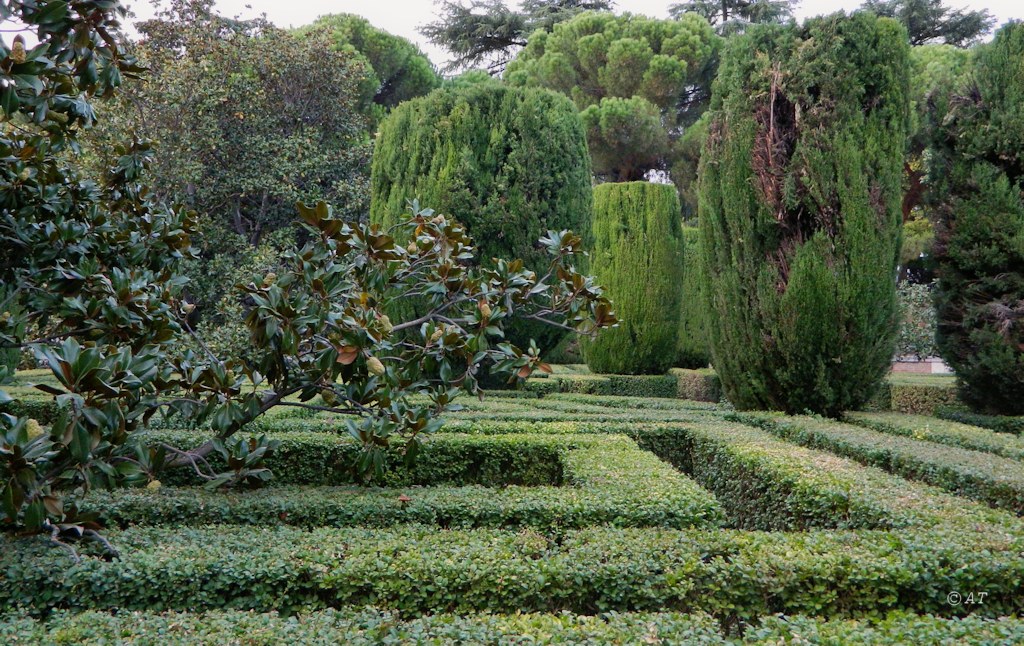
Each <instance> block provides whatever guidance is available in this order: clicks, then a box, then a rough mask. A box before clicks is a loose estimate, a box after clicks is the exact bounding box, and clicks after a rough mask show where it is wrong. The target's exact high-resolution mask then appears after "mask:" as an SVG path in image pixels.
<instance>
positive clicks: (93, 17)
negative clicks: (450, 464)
mask: <svg viewBox="0 0 1024 646" xmlns="http://www.w3.org/2000/svg"><path fill="white" fill-rule="evenodd" d="M124 14H125V10H124V8H123V7H121V6H120V5H119V3H118V2H116V1H114V0H75V1H73V2H46V3H43V2H36V1H30V0H24V1H5V2H2V3H0V19H3V20H10V19H15V20H19V21H21V22H22V23H24V24H25V25H27V26H28V27H29V28H31V29H33V30H34V31H35V32H36V34H37V36H38V38H39V45H38V46H35V47H33V48H31V49H28V48H26V46H25V43H24V42H23V41H22V40H21V39H15V40H14V42H13V43H12V44H11V46H7V45H6V43H4V44H3V49H2V51H0V110H2V112H3V117H2V118H3V121H4V127H3V129H2V131H0V156H2V157H3V159H4V163H3V165H2V166H0V174H2V179H0V181H2V182H3V183H4V185H5V186H6V187H7V189H6V190H5V191H3V192H2V193H0V247H2V248H3V249H4V251H5V253H4V254H2V256H0V281H2V284H3V287H4V289H3V290H2V293H3V295H4V299H5V300H4V301H3V303H0V312H3V314H2V315H0V346H3V347H5V348H25V347H27V348H30V349H31V350H33V351H34V352H35V354H36V356H37V357H38V358H39V359H40V360H41V361H43V362H45V363H46V364H47V365H48V366H49V367H50V369H51V370H52V372H53V374H54V376H55V378H56V380H57V383H58V384H59V385H58V386H56V387H54V386H48V385H40V386H38V388H40V389H42V390H44V391H46V392H48V393H51V394H52V395H53V396H54V398H55V400H56V403H57V407H58V413H57V415H56V418H55V419H54V421H53V423H52V425H51V426H50V427H48V428H44V427H41V426H40V425H39V424H38V423H36V422H35V421H34V420H30V419H24V418H21V419H19V418H17V417H15V416H12V415H0V526H2V527H3V528H5V529H9V530H18V531H26V532H40V531H45V532H49V533H51V535H52V537H53V539H54V540H55V541H58V542H60V539H62V538H76V537H82V536H88V537H93V538H99V539H100V540H102V538H101V537H99V535H98V534H96V533H95V530H96V529H98V527H97V526H96V525H95V524H94V523H93V522H92V520H91V519H90V518H88V517H85V516H83V515H81V514H78V513H77V511H76V510H75V508H74V499H75V498H76V497H77V496H79V495H81V494H82V493H84V492H85V491H87V490H89V489H91V488H96V487H110V486H115V485H133V484H134V485H145V484H147V483H152V482H153V481H154V480H156V478H157V477H158V475H159V472H160V471H161V470H162V469H168V468H188V469H194V470H196V471H197V472H198V473H199V474H200V475H202V476H203V477H205V478H206V479H207V480H209V481H210V483H212V484H214V485H222V484H230V483H238V482H259V481H260V480H262V479H265V478H266V477H267V473H266V471H265V470H262V469H260V467H259V465H258V460H259V458H260V457H262V456H265V455H266V454H267V453H268V452H269V451H271V450H273V448H274V444H273V442H271V441H268V440H266V439H265V438H260V439H247V438H241V439H239V438H238V433H239V431H240V430H242V429H243V428H244V427H245V425H246V424H247V423H248V422H250V421H252V420H253V419H255V418H257V417H258V416H260V415H261V414H263V413H264V412H266V411H267V410H269V409H271V408H273V407H275V406H301V407H306V408H314V409H317V410H325V411H330V412H333V413H338V414H344V415H348V416H350V419H351V421H350V422H349V424H348V428H349V431H350V432H351V434H352V435H353V436H354V437H355V438H357V439H358V441H359V442H361V443H362V445H363V446H364V447H365V449H366V450H365V452H364V453H363V456H362V458H361V460H360V466H361V467H362V469H364V470H365V471H369V472H373V471H374V470H375V469H376V470H378V471H379V470H380V468H381V466H382V464H383V450H384V448H385V447H387V446H388V445H390V444H391V443H392V442H396V441H397V442H402V443H404V445H405V446H406V448H407V455H409V456H410V457H412V456H414V455H415V453H416V450H417V448H418V447H419V441H420V439H421V438H422V437H423V436H424V435H425V434H427V433H429V432H431V431H433V430H435V429H436V428H437V427H438V426H439V425H440V421H439V418H438V415H439V414H440V413H441V412H442V411H444V410H445V409H446V407H448V406H449V405H450V403H451V402H452V400H453V399H454V398H455V397H456V395H457V394H458V393H459V392H464V391H469V392H476V391H478V385H477V382H476V375H477V371H478V369H479V368H480V366H481V365H482V364H484V363H486V362H493V363H495V364H496V366H497V368H498V369H499V370H505V371H508V372H511V373H512V378H513V379H517V378H525V377H527V376H529V375H530V374H531V373H532V372H533V371H534V370H536V369H540V370H545V369H546V366H545V365H544V364H543V363H542V362H541V359H540V357H539V356H538V354H537V352H536V349H535V348H534V347H531V348H525V349H523V348H517V347H514V346H512V345H510V344H508V343H504V342H503V328H504V326H505V324H506V322H507V321H508V320H509V319H510V318H512V317H513V316H520V317H525V318H528V319H532V320H536V321H543V322H546V323H550V324H552V325H558V326H562V327H566V328H571V329H574V330H578V331H581V332H584V333H589V332H593V331H595V330H597V329H598V328H602V327H607V326H610V325H613V324H614V323H615V317H614V314H613V313H612V311H611V307H610V304H609V302H608V300H607V298H606V297H604V296H603V295H602V293H601V289H600V288H599V287H598V286H596V285H595V284H594V282H593V280H592V279H591V278H589V277H587V276H584V275H582V274H580V273H578V272H577V271H576V270H575V269H574V266H573V264H572V259H573V256H574V254H576V253H577V252H578V251H579V244H580V239H579V238H578V237H576V236H575V235H573V234H572V233H571V232H567V231H566V232H550V233H549V234H548V235H547V236H546V237H545V238H544V239H542V240H541V244H542V246H543V247H545V248H546V249H547V252H548V254H549V258H550V263H549V264H548V265H547V268H546V271H543V272H541V273H540V274H538V273H537V272H534V271H530V270H527V269H524V267H523V265H522V263H521V262H520V261H518V260H516V261H509V262H504V261H502V262H497V263H496V264H495V265H494V266H492V267H490V268H480V267H479V266H478V265H477V263H475V262H473V255H474V249H473V245H472V241H471V240H470V238H469V237H468V236H467V235H466V234H465V231H464V230H463V228H462V227H461V226H460V225H459V224H458V223H456V222H454V221H452V220H450V219H448V218H446V217H444V216H442V215H435V214H434V213H432V212H431V211H430V210H429V209H420V208H419V207H418V205H414V206H413V213H412V215H411V217H410V218H408V219H407V220H405V221H402V222H399V223H397V224H395V225H394V226H393V227H392V229H391V230H380V229H377V228H371V227H369V226H355V225H351V224H348V223H346V222H345V221H344V220H343V219H341V218H340V217H338V216H336V215H334V214H333V213H332V210H331V207H329V206H328V205H327V204H325V203H319V204H317V205H315V206H308V207H307V206H300V207H299V215H300V218H301V222H302V226H303V227H304V228H305V230H306V233H307V239H308V242H306V244H305V245H304V246H303V247H302V248H301V249H300V250H298V251H296V252H294V253H291V254H289V255H287V256H286V257H285V258H283V259H282V266H283V267H284V269H283V270H282V271H280V272H279V273H277V274H267V275H265V276H259V277H256V278H255V279H254V280H253V282H251V283H248V284H244V285H239V286H238V289H240V290H241V291H242V292H243V293H244V294H245V295H246V296H247V298H248V302H249V303H250V304H251V307H250V308H249V311H248V315H247V318H246V321H245V323H246V326H247V328H248V330H249V332H250V334H251V339H252V344H253V347H254V351H253V359H252V360H250V361H248V362H243V361H241V360H239V359H237V358H230V357H218V356H216V355H215V354H214V353H213V352H211V351H209V350H208V349H207V346H206V344H204V343H203V341H202V339H200V338H199V337H198V336H197V335H195V333H194V332H193V331H192V330H191V329H190V327H189V326H188V323H187V314H188V312H189V311H190V310H191V308H192V305H191V304H190V303H188V302H187V301H186V300H184V299H183V298H182V288H183V287H184V284H185V280H184V279H183V278H182V277H181V275H180V274H179V273H178V270H177V265H178V263H179V261H180V260H181V259H183V258H187V257H190V256H192V255H193V253H194V252H193V250H192V246H191V237H192V236H193V235H194V233H195V227H196V224H195V217H194V214H192V213H189V212H187V211H185V210H184V209H181V208H177V207H173V206H166V205H164V204H163V203H160V202H158V201H156V200H155V199H154V198H153V197H152V195H151V193H150V192H149V191H148V190H147V189H146V187H145V186H144V185H143V184H142V183H141V179H142V175H143V174H144V171H145V168H146V167H147V165H148V164H149V163H150V161H151V152H150V148H149V145H148V144H147V143H145V142H140V141H135V142H132V143H131V144H129V145H126V146H123V147H122V148H120V149H119V151H118V153H119V154H118V156H117V161H116V164H114V165H113V167H112V168H110V169H109V170H108V172H107V173H105V175H104V177H103V178H102V179H101V180H100V181H98V182H93V181H85V180H83V179H81V178H80V176H79V175H78V173H77V172H76V170H75V168H74V165H73V161H74V159H75V154H76V152H77V145H76V143H75V134H76V132H77V131H78V130H79V129H81V128H86V127H89V126H90V125H91V124H92V121H93V118H94V117H93V107H92V102H93V101H94V100H96V99H98V98H102V97H107V96H110V95H111V94H112V93H113V92H114V90H115V88H116V87H117V86H118V85H119V84H120V83H121V80H122V78H128V77H132V76H135V75H137V74H138V73H139V72H141V70H140V69H139V68H138V67H137V66H136V64H135V63H134V61H133V60H132V59H131V58H130V57H126V56H125V55H124V54H123V52H122V51H121V50H120V49H119V47H118V28H119V23H118V20H119V19H120V18H122V17H123V16H124ZM69 160H71V162H69ZM396 239H401V240H403V241H406V242H403V243H402V244H399V243H396V242H395V240H396ZM410 297H416V298H420V299H424V300H425V301H426V302H428V303H429V308H428V311H427V312H426V313H425V314H423V315H422V316H419V317H418V318H415V319H414V320H407V321H391V320H389V319H388V317H387V316H386V315H384V314H383V312H385V311H386V310H387V309H388V305H389V304H390V303H392V302H394V301H395V300H397V299H404V298H410ZM0 370H6V369H5V368H0ZM2 377H3V375H0V382H2ZM413 395H416V397H413ZM8 400H9V397H8V396H7V395H6V394H4V393H3V392H2V391H0V403H4V402H6V401H8ZM314 402H315V403H314ZM155 415H162V416H170V415H181V416H186V417H187V418H188V419H189V422H190V423H194V424H196V425H198V426H200V427H204V428H206V427H208V428H209V429H210V438H209V441H207V442H205V443H203V444H201V445H200V446H198V447H196V448H193V449H188V450H182V449H179V448H177V447H173V446H168V445H155V446H154V445H151V444H146V443H144V442H142V441H141V439H140V437H139V436H140V434H139V433H138V431H139V430H140V429H142V428H143V427H144V426H145V425H146V423H147V422H148V421H149V420H151V419H152V418H153V417H154V416H155ZM213 452H219V453H221V454H222V455H223V456H224V457H225V458H227V460H226V461H227V463H228V465H229V467H230V470H229V471H228V472H226V473H216V472H214V471H213V470H212V469H211V468H210V467H209V463H208V461H207V460H206V456H208V455H209V454H211V453H213Z"/></svg>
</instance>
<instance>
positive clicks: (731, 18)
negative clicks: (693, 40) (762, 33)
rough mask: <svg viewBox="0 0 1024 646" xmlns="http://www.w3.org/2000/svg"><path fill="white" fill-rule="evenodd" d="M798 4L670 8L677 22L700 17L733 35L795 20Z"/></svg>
mask: <svg viewBox="0 0 1024 646" xmlns="http://www.w3.org/2000/svg"><path fill="white" fill-rule="evenodd" d="M796 3H797V2H796V0H687V1H686V2H680V3H679V4H674V5H671V6H669V8H668V12H669V15H671V16H672V17H673V18H679V17H680V16H682V15H683V14H685V13H690V12H692V13H696V14H699V15H701V16H703V17H704V18H705V19H706V20H707V21H708V22H709V23H711V24H712V25H714V26H715V27H716V28H717V29H718V32H719V33H722V34H732V33H736V32H739V31H742V30H743V28H744V27H745V26H747V25H750V24H756V23H768V22H786V21H787V20H792V18H793V5H795V4H796Z"/></svg>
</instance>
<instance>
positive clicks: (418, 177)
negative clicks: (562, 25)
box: [370, 83, 592, 350]
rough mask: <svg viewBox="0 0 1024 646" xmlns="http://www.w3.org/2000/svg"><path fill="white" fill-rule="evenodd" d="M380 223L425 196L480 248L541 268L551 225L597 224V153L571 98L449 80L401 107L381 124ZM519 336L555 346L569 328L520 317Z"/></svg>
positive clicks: (374, 209) (374, 216) (376, 207)
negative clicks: (540, 244) (593, 155)
mask: <svg viewBox="0 0 1024 646" xmlns="http://www.w3.org/2000/svg"><path fill="white" fill-rule="evenodd" d="M370 192H371V206H370V220H371V222H374V223H377V224H380V225H381V226H383V227H389V226H391V225H393V224H395V223H396V222H397V221H398V220H399V219H400V218H401V217H402V216H403V214H404V213H406V212H407V211H408V206H409V202H410V201H411V200H414V199H418V200H419V203H420V204H421V205H423V206H425V207H426V206H429V207H430V208H432V209H434V210H435V211H437V212H440V213H444V214H445V215H449V216H452V217H454V218H455V219H456V220H458V222H459V223H461V224H462V225H463V226H465V227H466V229H467V231H468V233H469V234H470V235H471V236H472V237H473V239H474V241H475V243H476V245H477V249H478V256H479V257H480V258H482V259H484V260H485V261H489V260H490V259H491V258H506V259H513V258H521V259H522V260H523V261H524V262H525V263H526V265H527V266H528V267H530V268H531V269H534V270H535V271H545V270H546V269H547V262H548V256H547V254H546V253H545V251H544V250H543V249H538V248H537V246H536V243H537V240H538V239H539V238H540V237H541V236H542V235H544V234H545V233H546V232H547V231H548V230H555V231H558V230H562V229H572V230H573V231H575V232H576V233H578V234H580V235H582V236H584V239H585V243H586V242H587V241H586V238H587V236H588V234H589V231H590V214H591V209H592V189H591V179H590V155H589V153H588V152H587V143H586V136H585V134H584V131H583V124H582V122H581V121H580V117H579V114H578V112H577V110H576V108H575V106H574V105H573V103H572V101H570V100H569V99H568V98H566V97H564V96H562V95H560V94H557V93H555V92H551V91H549V90H542V89H521V88H509V87H505V86H503V85H501V84H499V83H474V84H463V85H453V86H450V87H444V88H441V89H438V90H435V91H434V92H431V93H430V94H428V95H427V96H424V97H420V98H417V99H413V100H411V101H406V102H405V103H402V104H400V105H399V106H398V107H396V108H395V109H394V110H393V111H392V112H391V115H390V116H388V117H387V118H386V119H385V120H384V121H383V122H382V123H381V126H380V132H379V133H378V135H377V140H376V147H375V149H374V154H373V166H372V171H371V179H370ZM510 336H511V339H512V341H513V342H514V343H516V344H517V345H518V344H523V343H528V339H529V338H534V339H536V340H537V343H538V346H540V348H541V349H542V350H543V349H549V348H552V347H554V346H555V345H556V344H557V343H558V341H559V340H560V339H561V337H562V336H563V333H561V332H559V331H558V330H557V329H555V328H553V327H550V326H543V325H541V324H528V323H517V324H515V325H514V326H513V329H512V331H511V335H510Z"/></svg>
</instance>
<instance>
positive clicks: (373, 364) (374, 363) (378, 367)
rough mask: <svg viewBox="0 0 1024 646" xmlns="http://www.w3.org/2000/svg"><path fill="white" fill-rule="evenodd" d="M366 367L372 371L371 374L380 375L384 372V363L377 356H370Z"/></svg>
mask: <svg viewBox="0 0 1024 646" xmlns="http://www.w3.org/2000/svg"><path fill="white" fill-rule="evenodd" d="M366 369H367V370H369V371H370V374H371V375H376V376H378V377H380V376H381V375H383V374H384V364H383V363H381V362H380V359H378V358H377V357H370V358H369V359H367V360H366Z"/></svg>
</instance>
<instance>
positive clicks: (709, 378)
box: [669, 368, 722, 402]
mask: <svg viewBox="0 0 1024 646" xmlns="http://www.w3.org/2000/svg"><path fill="white" fill-rule="evenodd" d="M669 373H670V374H672V376H674V377H675V378H676V385H677V388H676V397H679V398H680V399H691V400H693V401H699V402H719V401H722V380H721V379H719V378H718V375H717V374H716V373H715V371H714V370H712V369H710V368H699V369H696V370H684V369H681V368H673V369H672V370H670V371H669Z"/></svg>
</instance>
